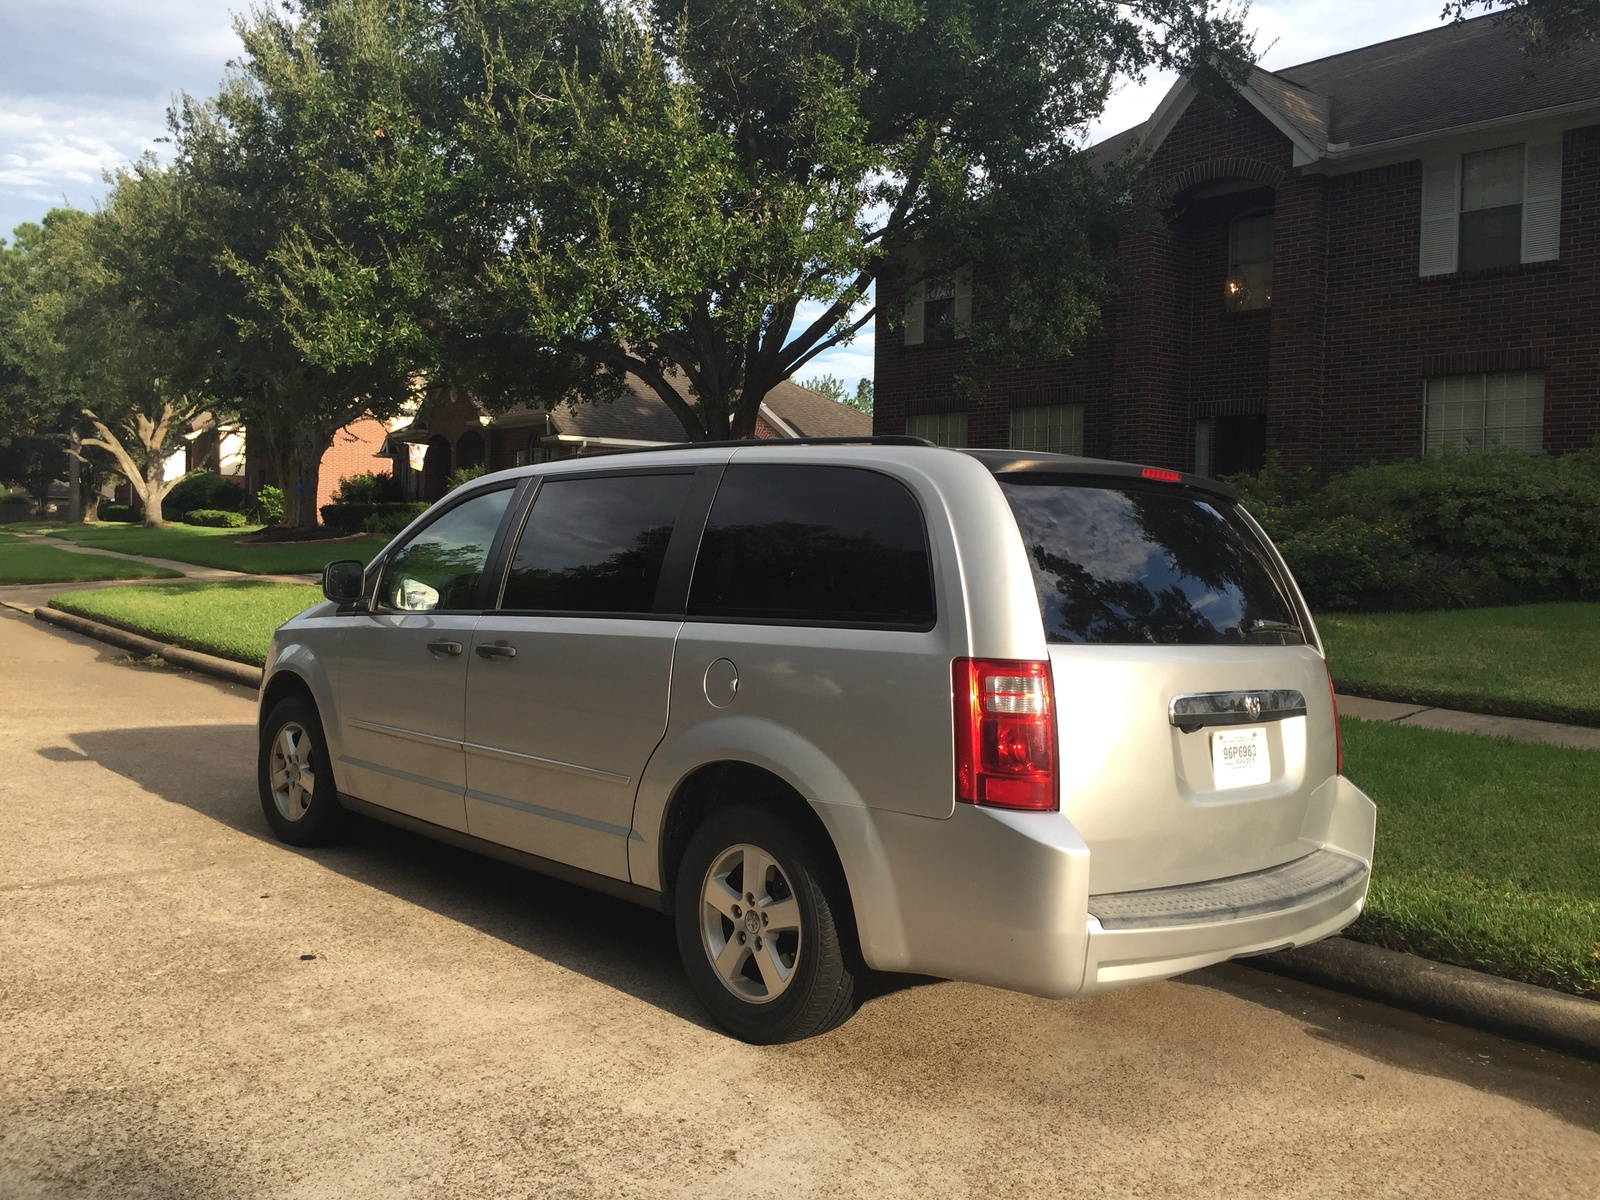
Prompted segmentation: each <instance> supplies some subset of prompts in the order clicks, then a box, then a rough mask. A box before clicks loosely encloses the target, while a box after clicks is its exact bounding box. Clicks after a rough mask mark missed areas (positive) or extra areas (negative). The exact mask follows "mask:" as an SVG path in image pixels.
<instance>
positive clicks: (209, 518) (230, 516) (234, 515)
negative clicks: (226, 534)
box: [183, 508, 250, 529]
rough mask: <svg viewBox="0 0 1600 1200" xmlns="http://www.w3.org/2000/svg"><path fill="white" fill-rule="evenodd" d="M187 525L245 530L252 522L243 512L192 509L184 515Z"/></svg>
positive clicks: (219, 509)
mask: <svg viewBox="0 0 1600 1200" xmlns="http://www.w3.org/2000/svg"><path fill="white" fill-rule="evenodd" d="M183 523H184V524H185V525H205V526H207V527H209V528H211V529H243V528H244V527H245V526H246V525H248V524H250V520H249V518H248V517H246V516H245V515H244V514H243V513H242V512H232V511H230V510H228V509H226V508H191V509H190V510H189V511H188V512H187V513H185V514H184V517H183Z"/></svg>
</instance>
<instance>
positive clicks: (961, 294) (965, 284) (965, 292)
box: [951, 266, 972, 337]
mask: <svg viewBox="0 0 1600 1200" xmlns="http://www.w3.org/2000/svg"><path fill="white" fill-rule="evenodd" d="M951 283H953V284H954V285H955V292H956V315H955V322H956V336H957V337H966V336H967V331H968V330H970V329H971V328H972V268H971V267H970V266H968V267H962V268H960V269H959V270H958V271H956V274H955V278H954V279H952V280H951Z"/></svg>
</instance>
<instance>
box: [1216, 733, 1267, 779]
mask: <svg viewBox="0 0 1600 1200" xmlns="http://www.w3.org/2000/svg"><path fill="white" fill-rule="evenodd" d="M1211 775H1212V778H1213V779H1215V780H1216V786H1217V787H1218V789H1221V788H1236V787H1251V786H1253V785H1255V784H1258V783H1271V782H1272V762H1271V760H1270V759H1269V758H1268V755H1267V731H1266V730H1265V729H1259V728H1257V729H1219V730H1217V731H1216V732H1215V733H1213V734H1212V735H1211Z"/></svg>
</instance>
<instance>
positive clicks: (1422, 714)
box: [1338, 696, 1600, 750]
mask: <svg viewBox="0 0 1600 1200" xmlns="http://www.w3.org/2000/svg"><path fill="white" fill-rule="evenodd" d="M1338 702H1339V715H1340V716H1345V717H1355V718H1356V719H1357V720H1359V721H1384V722H1386V723H1388V724H1391V725H1416V726H1420V727H1421V728H1423V729H1443V730H1447V731H1448V732H1450V733H1476V734H1480V735H1482V736H1483V737H1503V738H1511V739H1512V740H1513V741H1518V742H1545V743H1548V744H1550V745H1553V746H1575V747H1577V748H1578V749H1580V750H1600V729H1590V728H1588V727H1587V726H1583V725H1560V724H1557V723H1556V722H1554V721H1532V720H1528V719H1526V718H1523V717H1493V716H1489V715H1488V714H1486V713H1471V712H1461V711H1459V710H1457V709H1452V708H1429V707H1427V706H1426V705H1424V704H1394V703H1392V702H1390V701H1388V700H1368V699H1366V698H1365V697H1362V696H1339V697H1338Z"/></svg>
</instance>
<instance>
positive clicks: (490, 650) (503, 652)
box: [473, 642, 517, 658]
mask: <svg viewBox="0 0 1600 1200" xmlns="http://www.w3.org/2000/svg"><path fill="white" fill-rule="evenodd" d="M473 651H474V652H475V653H476V654H477V656H478V657H479V658H515V657H516V656H517V648H516V647H515V646H513V645H512V644H511V643H510V642H483V643H482V644H480V645H477V646H474V647H473Z"/></svg>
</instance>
